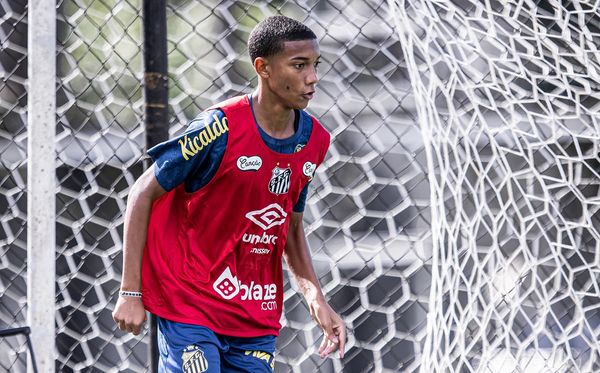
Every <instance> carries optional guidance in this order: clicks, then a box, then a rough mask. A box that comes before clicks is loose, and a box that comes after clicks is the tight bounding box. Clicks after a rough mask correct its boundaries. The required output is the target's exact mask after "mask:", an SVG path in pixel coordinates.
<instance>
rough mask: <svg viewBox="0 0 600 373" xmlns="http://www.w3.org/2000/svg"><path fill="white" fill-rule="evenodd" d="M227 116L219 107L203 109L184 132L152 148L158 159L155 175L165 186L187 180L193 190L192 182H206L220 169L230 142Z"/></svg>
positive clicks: (171, 187)
mask: <svg viewBox="0 0 600 373" xmlns="http://www.w3.org/2000/svg"><path fill="white" fill-rule="evenodd" d="M224 118H225V114H224V113H223V112H222V111H221V110H218V109H217V110H210V111H206V112H203V113H201V114H200V115H198V117H196V118H195V119H194V120H192V121H191V122H190V123H189V125H188V127H187V128H186V130H185V132H184V133H182V134H181V135H179V136H177V137H175V138H173V139H171V140H168V141H165V142H163V143H160V144H158V145H156V146H154V147H152V148H151V149H149V150H148V155H149V156H150V157H151V158H152V160H153V161H154V174H155V176H156V179H157V181H158V183H159V184H160V186H161V187H162V188H163V189H165V190H166V191H170V190H173V189H174V188H175V187H177V186H178V185H180V184H181V183H186V190H188V192H189V191H190V190H189V189H190V185H192V186H197V185H198V184H199V183H200V184H203V185H205V184H206V183H207V180H206V178H207V176H210V177H212V176H213V175H214V173H213V175H207V173H210V172H211V171H216V167H218V165H219V164H220V161H221V159H222V156H223V153H224V151H225V146H226V144H227V132H228V127H227V124H226V121H224V120H223V119H224ZM215 153H217V156H215ZM219 153H220V154H219ZM215 163H216V167H215ZM199 181H200V182H199ZM194 189H196V188H194Z"/></svg>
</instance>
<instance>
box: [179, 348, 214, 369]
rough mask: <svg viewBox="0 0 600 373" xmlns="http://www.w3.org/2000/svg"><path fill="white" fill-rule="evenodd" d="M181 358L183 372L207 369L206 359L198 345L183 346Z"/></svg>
mask: <svg viewBox="0 0 600 373" xmlns="http://www.w3.org/2000/svg"><path fill="white" fill-rule="evenodd" d="M181 359H182V360H183V364H182V368H183V372H184V373H200V372H206V371H207V370H208V360H206V357H204V351H202V350H201V349H200V348H199V347H198V346H194V345H189V346H187V347H186V348H184V349H183V354H182V355H181Z"/></svg>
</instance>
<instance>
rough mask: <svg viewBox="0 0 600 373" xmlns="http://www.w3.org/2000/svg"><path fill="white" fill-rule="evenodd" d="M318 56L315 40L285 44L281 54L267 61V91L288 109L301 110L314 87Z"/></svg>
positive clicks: (312, 92) (311, 95)
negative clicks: (268, 64)
mask: <svg viewBox="0 0 600 373" xmlns="http://www.w3.org/2000/svg"><path fill="white" fill-rule="evenodd" d="M320 57H321V54H320V52H319V44H318V43H317V41H316V40H298V41H286V42H284V44H283V51H281V52H279V53H277V54H276V55H275V56H272V57H271V58H269V60H270V61H269V62H270V67H271V68H270V76H269V79H268V85H269V89H270V90H271V92H272V93H273V94H274V95H275V96H276V97H277V98H278V99H279V100H281V103H282V104H283V105H284V106H285V107H287V108H289V109H304V108H306V107H307V106H308V101H310V100H311V99H312V98H313V95H314V93H315V89H316V85H317V81H318V78H317V66H318V65H319V62H320Z"/></svg>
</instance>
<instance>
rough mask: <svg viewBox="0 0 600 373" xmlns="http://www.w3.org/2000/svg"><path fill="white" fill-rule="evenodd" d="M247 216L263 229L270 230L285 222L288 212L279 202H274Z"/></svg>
mask: <svg viewBox="0 0 600 373" xmlns="http://www.w3.org/2000/svg"><path fill="white" fill-rule="evenodd" d="M246 217H247V218H248V219H250V220H251V221H252V222H253V223H254V224H256V225H258V226H259V227H261V228H262V229H264V230H268V229H269V228H272V227H274V226H276V225H281V224H283V223H285V219H286V218H287V213H286V212H285V211H283V208H281V206H279V204H277V203H272V204H270V205H269V206H267V207H265V208H264V209H261V210H256V211H251V212H249V213H247V214H246Z"/></svg>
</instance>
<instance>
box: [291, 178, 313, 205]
mask: <svg viewBox="0 0 600 373" xmlns="http://www.w3.org/2000/svg"><path fill="white" fill-rule="evenodd" d="M309 185H310V183H308V184H306V185H305V186H304V188H302V191H301V192H300V196H299V197H298V201H297V202H296V204H295V205H294V209H293V210H294V212H304V207H305V206H306V197H307V195H308V186H309Z"/></svg>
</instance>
